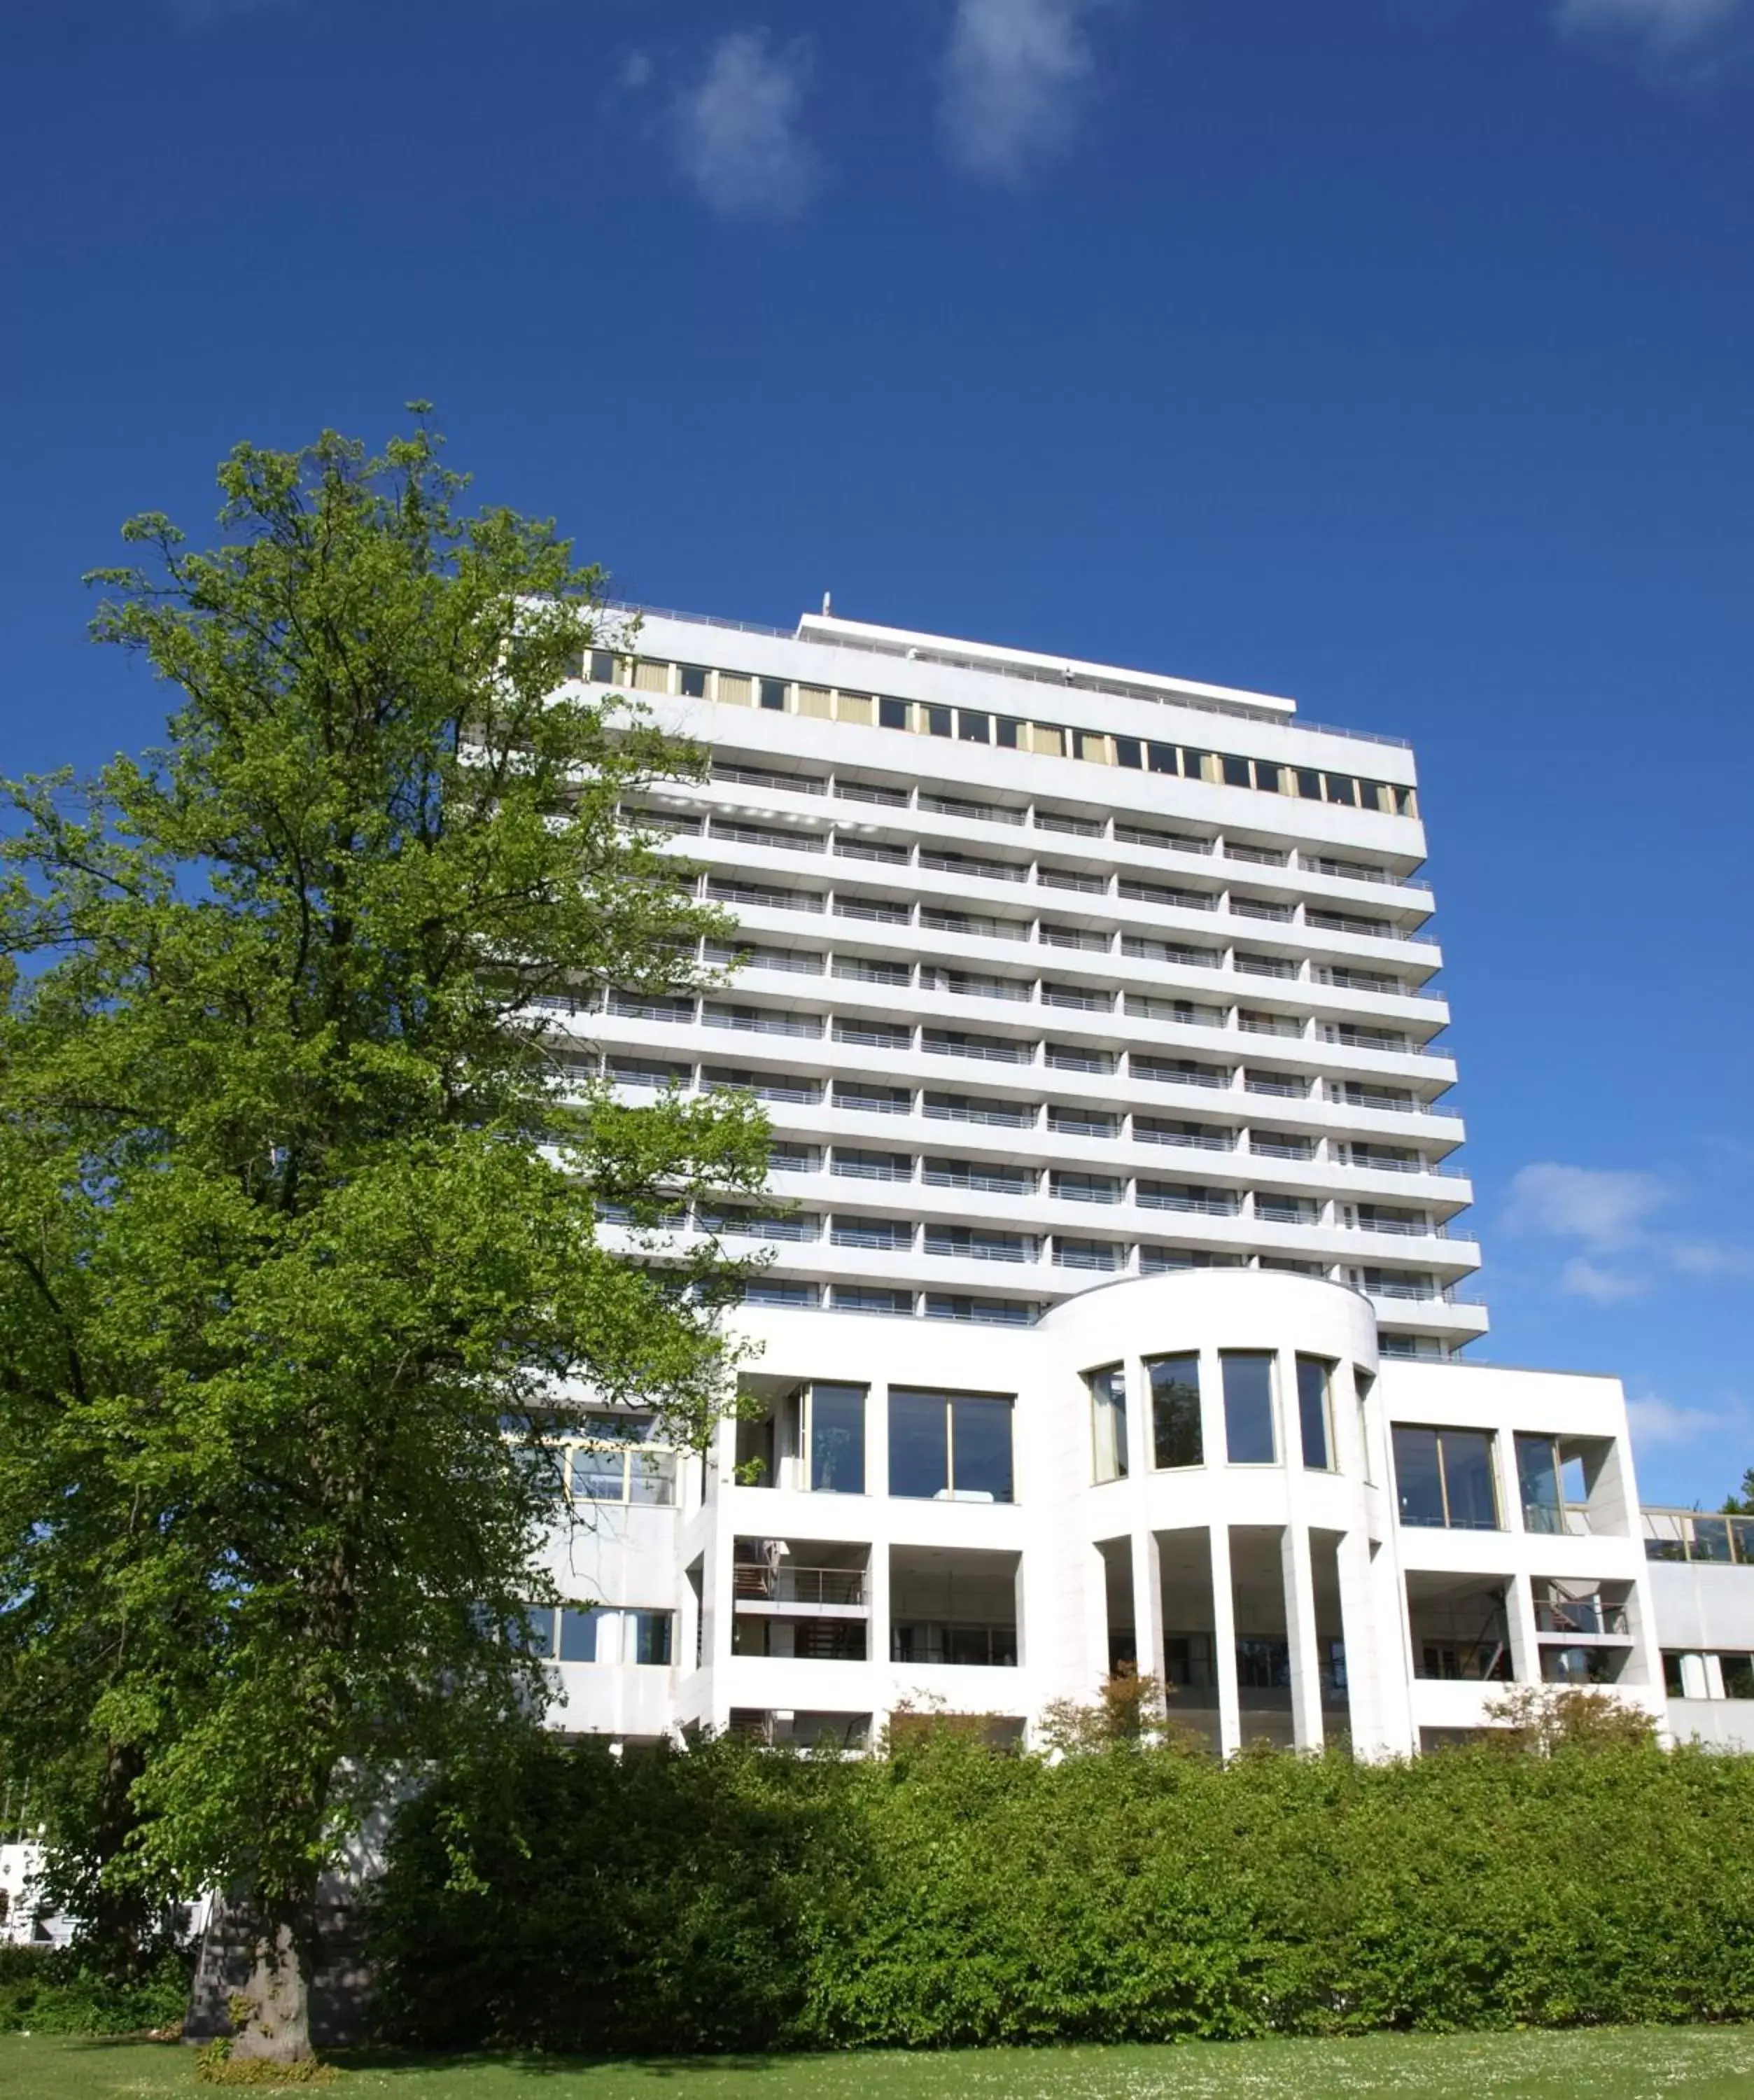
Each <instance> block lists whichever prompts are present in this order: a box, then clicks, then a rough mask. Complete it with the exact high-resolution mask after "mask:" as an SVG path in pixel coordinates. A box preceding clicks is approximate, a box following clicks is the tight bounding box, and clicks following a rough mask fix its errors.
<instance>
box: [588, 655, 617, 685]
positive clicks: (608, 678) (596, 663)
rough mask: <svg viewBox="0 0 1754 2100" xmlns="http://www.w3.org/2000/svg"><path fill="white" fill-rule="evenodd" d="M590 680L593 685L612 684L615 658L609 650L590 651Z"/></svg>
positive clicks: (613, 681)
mask: <svg viewBox="0 0 1754 2100" xmlns="http://www.w3.org/2000/svg"><path fill="white" fill-rule="evenodd" d="M591 682H592V684H593V685H594V686H612V685H614V683H615V656H614V654H613V653H612V652H611V651H609V650H607V649H593V651H591Z"/></svg>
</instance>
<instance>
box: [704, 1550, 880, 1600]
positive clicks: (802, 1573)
mask: <svg viewBox="0 0 1754 2100" xmlns="http://www.w3.org/2000/svg"><path fill="white" fill-rule="evenodd" d="M731 1576H732V1587H733V1590H734V1593H735V1595H737V1596H738V1597H740V1598H745V1599H747V1600H748V1601H749V1602H750V1603H751V1604H869V1602H870V1595H869V1590H868V1587H867V1578H866V1572H865V1570H864V1569H863V1568H796V1567H794V1566H793V1565H792V1564H791V1562H790V1561H789V1560H782V1562H781V1563H780V1564H779V1566H778V1568H768V1567H766V1566H759V1567H757V1566H751V1564H749V1563H748V1562H747V1561H739V1562H738V1563H737V1564H736V1565H735V1566H734V1568H733V1569H732V1571H731Z"/></svg>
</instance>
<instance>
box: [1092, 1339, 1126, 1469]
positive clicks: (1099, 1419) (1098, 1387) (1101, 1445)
mask: <svg viewBox="0 0 1754 2100" xmlns="http://www.w3.org/2000/svg"><path fill="white" fill-rule="evenodd" d="M1087 1383H1088V1384H1089V1386H1090V1389H1091V1430H1092V1432H1093V1434H1094V1436H1095V1451H1096V1478H1097V1479H1098V1480H1125V1479H1126V1372H1125V1371H1124V1370H1122V1368H1121V1366H1120V1365H1118V1364H1115V1365H1111V1366H1110V1367H1109V1368H1108V1370H1101V1371H1092V1372H1091V1374H1089V1378H1088V1380H1087Z"/></svg>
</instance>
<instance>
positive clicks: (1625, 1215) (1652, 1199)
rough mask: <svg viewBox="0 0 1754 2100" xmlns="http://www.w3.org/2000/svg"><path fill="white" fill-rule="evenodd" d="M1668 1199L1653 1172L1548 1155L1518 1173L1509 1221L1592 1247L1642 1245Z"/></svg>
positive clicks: (1604, 1250) (1523, 1229) (1608, 1248)
mask: <svg viewBox="0 0 1754 2100" xmlns="http://www.w3.org/2000/svg"><path fill="white" fill-rule="evenodd" d="M1665 1202H1668V1189H1667V1188H1666V1187H1665V1185H1664V1184H1663V1183H1662V1182H1661V1181H1659V1180H1658V1179H1657V1177H1656V1176H1655V1175H1654V1174H1638V1173H1633V1172H1630V1171H1623V1170H1620V1169H1615V1168H1598V1167H1562V1166H1561V1165H1560V1164H1559V1162H1558V1161H1557V1160H1551V1159H1543V1160H1537V1161H1536V1162H1535V1163H1534V1164H1533V1165H1532V1166H1529V1167H1523V1168H1522V1169H1521V1170H1520V1171H1518V1173H1517V1175H1516V1176H1514V1178H1513V1180H1512V1181H1511V1184H1510V1202H1509V1208H1508V1209H1507V1211H1506V1212H1505V1224H1506V1225H1507V1226H1508V1227H1509V1229H1510V1230H1511V1231H1512V1232H1522V1233H1549V1234H1551V1235H1552V1236H1553V1237H1555V1238H1559V1239H1575V1240H1580V1241H1582V1242H1583V1243H1584V1246H1586V1247H1588V1248H1589V1249H1590V1250H1591V1251H1593V1252H1596V1253H1610V1252H1613V1251H1616V1250H1619V1249H1622V1248H1626V1247H1630V1246H1636V1245H1637V1244H1638V1242H1640V1241H1641V1240H1642V1238H1643V1237H1644V1226H1645V1221H1646V1219H1647V1218H1649V1217H1650V1214H1651V1213H1652V1212H1653V1211H1657V1210H1659V1209H1660V1208H1661V1207H1662V1206H1663V1205H1664V1203H1665Z"/></svg>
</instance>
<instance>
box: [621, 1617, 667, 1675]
mask: <svg viewBox="0 0 1754 2100" xmlns="http://www.w3.org/2000/svg"><path fill="white" fill-rule="evenodd" d="M675 1621H676V1614H675V1613H674V1612H623V1613H622V1614H621V1624H622V1631H623V1639H624V1647H623V1648H622V1659H623V1660H624V1661H627V1662H634V1663H645V1664H650V1665H658V1666H659V1667H661V1668H664V1669H668V1667H669V1662H670V1648H671V1635H672V1629H673V1627H674V1626H675Z"/></svg>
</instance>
